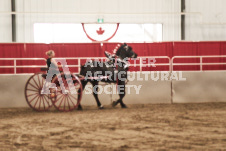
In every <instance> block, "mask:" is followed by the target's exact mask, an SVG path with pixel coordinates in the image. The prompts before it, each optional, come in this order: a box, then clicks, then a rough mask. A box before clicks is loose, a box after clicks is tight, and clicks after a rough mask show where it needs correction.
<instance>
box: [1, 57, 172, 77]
mask: <svg viewBox="0 0 226 151" xmlns="http://www.w3.org/2000/svg"><path fill="white" fill-rule="evenodd" d="M56 59H66V60H74V61H75V62H76V63H75V64H73V65H71V64H68V67H69V68H70V67H71V68H78V72H77V73H79V72H80V67H81V65H82V60H87V59H91V60H101V59H102V60H107V58H106V57H65V58H56ZM146 59H149V60H153V59H167V61H166V63H158V62H156V63H154V64H153V62H151V63H150V62H147V63H146V61H145V60H146ZM137 60H138V62H139V63H136V61H137ZM0 61H13V65H0V69H1V68H5V69H12V68H13V74H18V73H17V68H43V67H46V65H17V62H18V61H46V59H45V58H0ZM134 62H135V63H133V64H130V66H133V67H139V71H140V72H141V71H142V68H143V67H152V66H168V67H169V71H170V70H171V60H170V58H169V57H168V56H141V57H138V58H137V59H135V60H134ZM23 74H24V73H23Z"/></svg>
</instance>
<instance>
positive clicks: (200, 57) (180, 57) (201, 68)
mask: <svg viewBox="0 0 226 151" xmlns="http://www.w3.org/2000/svg"><path fill="white" fill-rule="evenodd" d="M187 58H189V59H199V63H174V60H175V59H187ZM204 58H225V59H226V55H218V56H174V57H172V59H171V70H172V71H174V66H199V67H200V71H203V66H204V65H226V61H225V62H223V63H222V62H212V63H204V62H203V59H204Z"/></svg>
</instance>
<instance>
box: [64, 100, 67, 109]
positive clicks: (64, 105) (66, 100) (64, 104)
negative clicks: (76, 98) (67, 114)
mask: <svg viewBox="0 0 226 151" xmlns="http://www.w3.org/2000/svg"><path fill="white" fill-rule="evenodd" d="M66 102H67V97H65V100H64V110H65V104H66Z"/></svg>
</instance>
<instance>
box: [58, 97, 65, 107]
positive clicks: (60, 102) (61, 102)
mask: <svg viewBox="0 0 226 151" xmlns="http://www.w3.org/2000/svg"><path fill="white" fill-rule="evenodd" d="M64 98H65V97H64ZM64 98H63V99H62V100H61V102H60V105H59V106H58V107H60V106H61V104H62V102H63V100H64Z"/></svg>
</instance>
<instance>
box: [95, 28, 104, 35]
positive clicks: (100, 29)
mask: <svg viewBox="0 0 226 151" xmlns="http://www.w3.org/2000/svg"><path fill="white" fill-rule="evenodd" d="M103 33H104V30H103V29H102V28H101V27H100V28H99V30H97V34H98V35H103Z"/></svg>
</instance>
